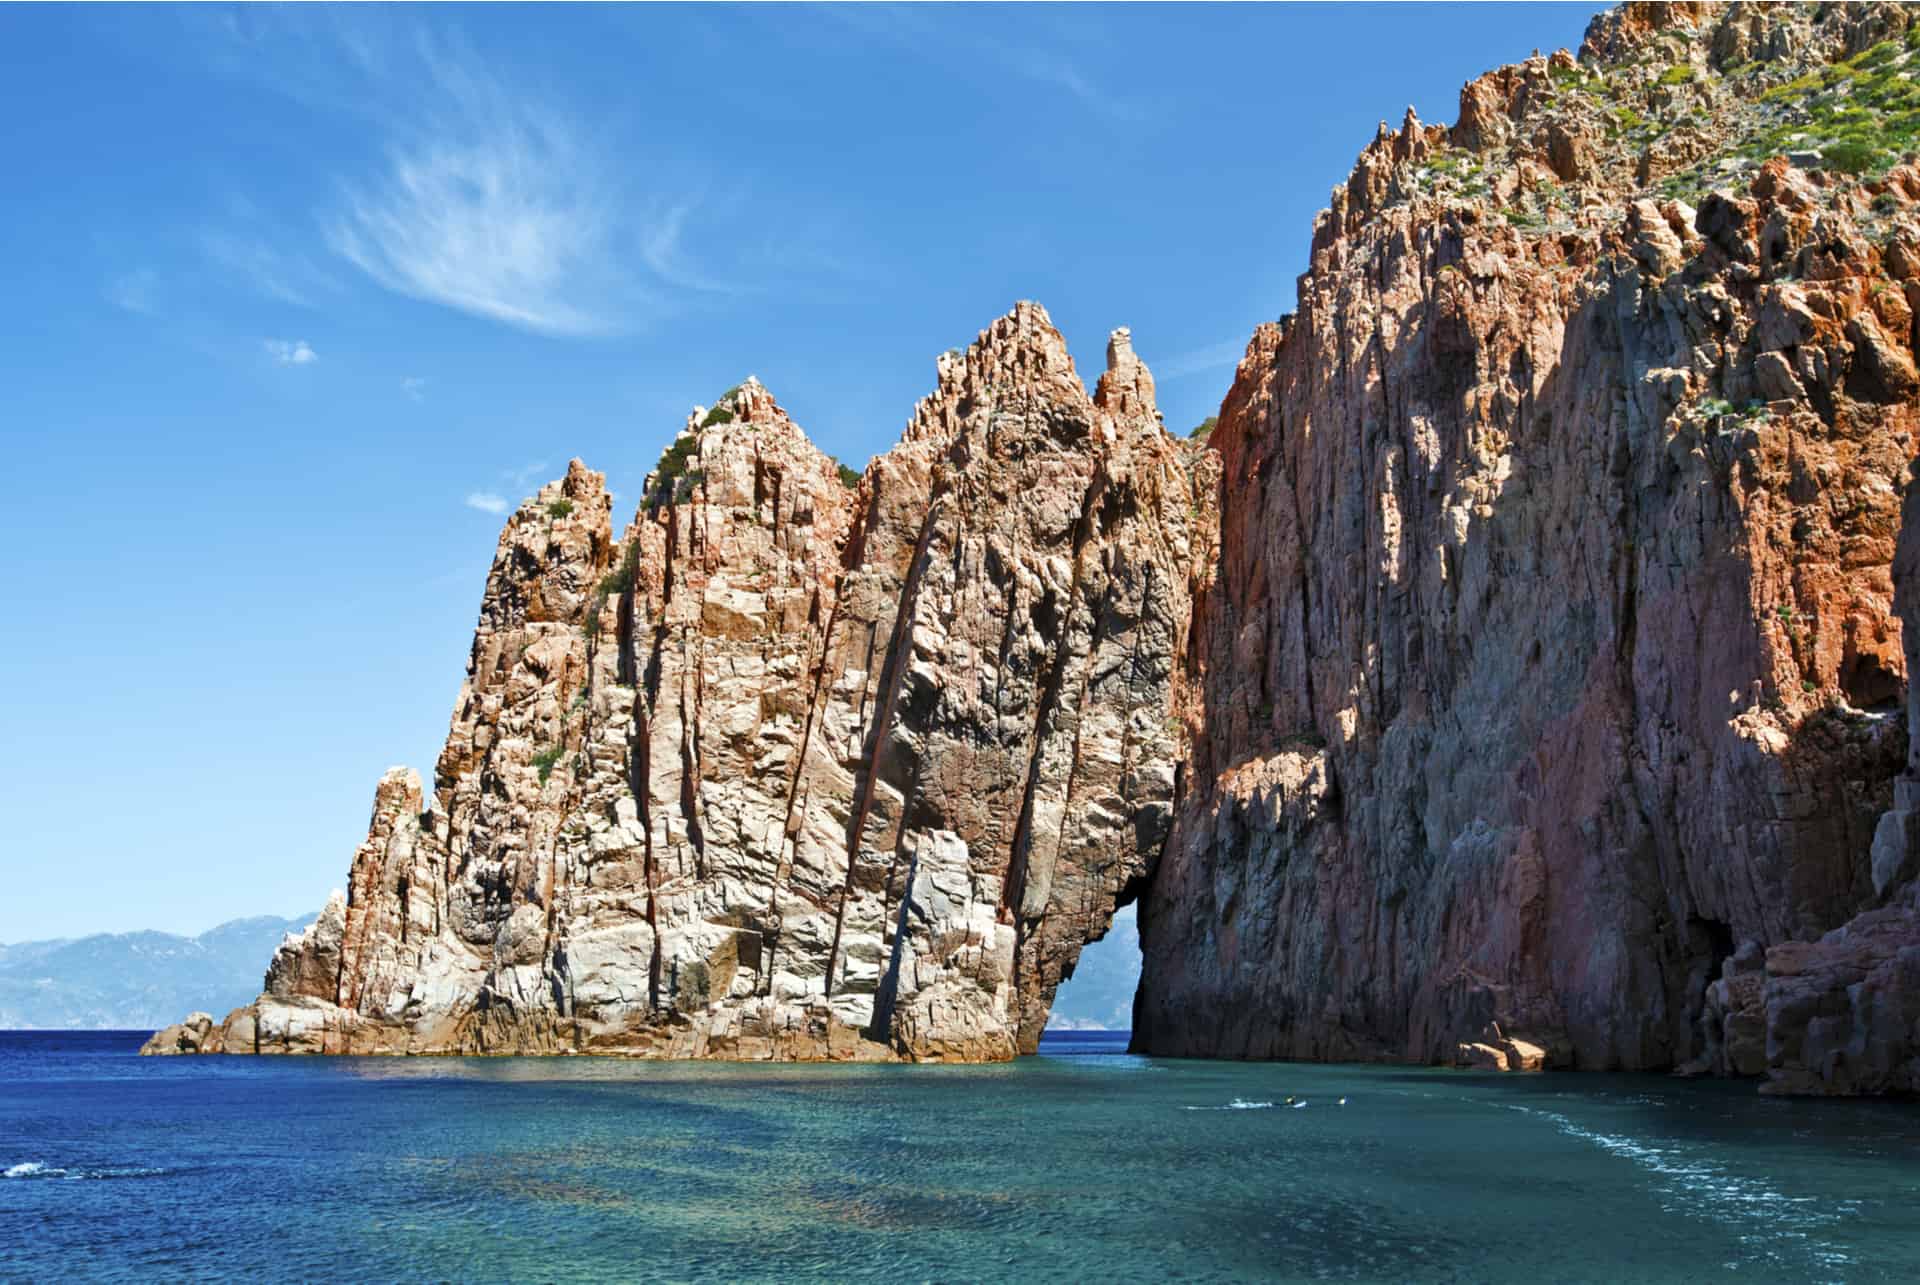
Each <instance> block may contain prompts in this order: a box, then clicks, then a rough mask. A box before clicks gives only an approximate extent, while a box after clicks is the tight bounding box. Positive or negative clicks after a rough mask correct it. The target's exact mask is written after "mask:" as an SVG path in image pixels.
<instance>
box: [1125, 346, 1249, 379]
mask: <svg viewBox="0 0 1920 1285" xmlns="http://www.w3.org/2000/svg"><path fill="white" fill-rule="evenodd" d="M1246 353H1247V341H1246V340H1244V339H1225V340H1222V341H1221V342H1219V343H1217V344H1209V345H1207V346H1206V347H1205V348H1195V349H1192V350H1191V351H1189V352H1183V353H1178V354H1176V355H1174V356H1172V357H1170V358H1168V359H1167V360H1166V361H1164V362H1154V361H1152V360H1149V361H1148V363H1147V364H1148V365H1149V366H1151V367H1152V368H1153V374H1154V377H1155V378H1156V379H1159V380H1162V381H1165V380H1169V379H1180V378H1183V377H1185V376H1187V375H1199V374H1204V373H1205V372H1207V371H1210V370H1224V369H1225V368H1227V367H1228V366H1238V365H1239V364H1240V359H1241V358H1242V357H1244V356H1246Z"/></svg>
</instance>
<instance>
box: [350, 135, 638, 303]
mask: <svg viewBox="0 0 1920 1285" xmlns="http://www.w3.org/2000/svg"><path fill="white" fill-rule="evenodd" d="M592 168H593V167H592V162H591V161H590V160H589V158H588V157H587V156H585V155H584V154H583V153H582V152H581V150H580V148H579V147H578V145H577V144H576V143H575V142H574V140H573V138H572V137H571V135H570V134H569V133H568V132H567V131H566V129H565V128H563V127H561V126H559V125H558V124H554V123H549V122H543V121H538V120H519V121H507V122H503V123H501V124H499V125H498V126H496V127H491V128H483V129H481V130H480V131H479V132H478V133H477V135H476V136H473V137H460V136H458V134H457V133H455V134H445V135H439V136H435V137H428V138H422V139H414V140H408V141H404V142H397V143H395V144H393V145H392V146H391V147H390V148H389V151H388V155H387V159H386V164H385V167H384V170H383V172H382V173H380V174H379V175H377V176H376V177H374V178H372V179H371V180H364V181H358V182H354V183H350V184H349V185H347V188H346V196H345V200H344V203H343V206H342V208H341V209H340V210H339V211H338V212H336V213H335V214H334V215H333V216H332V217H330V218H329V219H328V221H327V224H326V240H327V244H328V245H329V246H330V247H331V248H332V249H333V251H334V252H335V253H336V254H338V255H339V256H340V257H341V258H343V259H345V260H346V261H347V262H349V263H351V264H353V265H354V266H355V267H357V268H359V269H360V270H361V271H362V272H364V273H366V274H367V276H369V277H370V278H372V279H373V280H374V281H375V282H377V283H379V284H380V285H381V286H384V287H385V288H386V289H388V290H392V291H394V292H395V293H398V294H403V295H407V296H410V297H412V298H415V299H423V300H426V301H428V302H431V303H438V304H443V305H445V306H447V307H450V308H454V309H457V310H459V311H461V312H467V313H471V314H473V315H475V316H479V317H485V318H488V319H490V320H493V321H502V322H506V323H507V324H509V325H514V326H519V327H521V328H523V329H526V330H532V331H536V332H539V333H544V334H554V335H590V334H600V333H605V332H607V331H609V330H613V329H616V328H618V325H617V323H618V321H619V319H620V312H621V310H620V309H619V307H618V306H617V301H616V300H614V299H611V298H606V297H604V296H605V294H606V285H607V283H608V281H609V280H610V279H611V278H613V277H616V276H617V275H618V274H617V271H616V270H614V269H613V268H612V266H611V265H612V262H613V258H614V256H613V246H614V243H615V224H616V219H617V215H616V212H615V210H614V208H613V207H612V205H611V204H610V203H609V202H607V201H606V200H605V199H603V198H602V197H601V196H600V195H599V193H598V192H597V191H596V190H595V186H594V182H593V179H592ZM665 235H667V237H668V238H669V239H671V238H672V236H673V235H674V234H673V232H672V230H668V232H667V233H666V234H665Z"/></svg>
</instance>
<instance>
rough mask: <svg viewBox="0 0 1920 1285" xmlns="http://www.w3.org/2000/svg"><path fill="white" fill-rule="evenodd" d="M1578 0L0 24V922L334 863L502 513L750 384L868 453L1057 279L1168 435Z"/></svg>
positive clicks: (188, 910) (1559, 36) (434, 709)
mask: <svg viewBox="0 0 1920 1285" xmlns="http://www.w3.org/2000/svg"><path fill="white" fill-rule="evenodd" d="M1588 16H1589V11H1588V10H1587V9H1585V8H1583V7H1578V6H1535V5H1498V6H1493V5H1489V6H1480V7H1465V8H1441V7H1437V6H1431V7H1430V6H1423V5H1396V6H1389V7H1357V6H1356V7H1329V6H1317V5H1295V6H1283V7H1254V6H1235V7H1230V8H1207V7H1200V6H1194V7H1186V6H1181V7H1158V6H1136V7H1127V8H1101V7H1092V6H1088V7H1073V8H1053V7H1033V8H1022V9H1004V8H946V7H914V8H891V7H878V6H875V7H861V8H849V9H837V8H802V7H785V6H760V7H752V8H725V7H715V8H668V7H644V8H634V9H614V8H585V9H566V10H560V9H547V8H540V9H535V8H518V7H500V8H486V9H478V8H475V9H466V8H459V7H438V8H433V9H384V8H358V7H356V8H351V9H326V8H317V7H315V8H299V9H275V8H264V7H263V8H253V7H245V8H182V9H173V8H156V9H122V8H92V7H81V8H27V7H13V6H10V7H8V9H7V10H6V12H5V13H4V14H3V15H0V28H3V29H4V33H5V38H4V39H0V107H3V108H4V110H0V163H4V166H5V172H6V175H7V180H6V189H7V197H6V199H5V201H3V202H0V245H4V247H5V252H6V258H7V263H8V271H7V298H8V302H9V306H10V308H11V311H10V312H8V313H6V314H5V316H6V317H10V318H11V320H10V321H7V320H0V327H3V328H4V331H5V333H4V341H3V342H0V434H4V439H5V451H4V454H3V455H0V459H4V461H5V464H6V468H7V472H8V475H9V476H10V478H11V485H10V486H9V488H8V489H9V490H10V491H11V492H12V494H13V496H14V499H13V500H12V501H11V502H10V503H8V504H6V505H4V506H0V545H3V547H4V548H5V549H6V550H7V554H6V557H5V559H4V561H3V562H0V595H3V596H4V601H5V602H6V604H7V608H8V610H7V617H6V618H7V623H8V625H9V627H8V628H6V629H5V630H3V631H0V665H4V672H5V673H6V675H7V678H8V682H7V686H8V691H7V696H6V699H5V702H4V706H3V708H4V713H0V743H4V745H5V747H6V748H5V750H4V760H0V765H3V766H4V769H5V770H4V772H0V807H3V808H4V810H5V814H6V817H7V824H6V826H5V827H4V831H0V834H3V836H4V837H0V871H3V872H4V885H0V886H3V887H4V892H0V941H11V940H19V939H22V938H30V937H46V936H56V935H71V934H77V933H81V932H87V931H105V930H123V929H130V928H136V927H154V928H163V929H168V930H172V931H198V930H201V929H204V928H206V927H209V926H211V925H213V924H215V923H217V922H219V921H221V920H224V919H227V918H231V917H234V916H237V915H243V914H258V913H274V914H294V913H298V912H303V911H307V910H311V909H313V908H314V907H316V906H317V905H319V904H320V902H321V900H322V899H323V898H324V897H325V895H326V893H327V891H328V890H329V889H330V888H332V887H335V886H338V885H339V884H341V883H342V881H343V878H344V875H345V872H346V865H347V861H348V858H349V856H350V854H351V853H352V850H353V848H354V845H355V844H356V843H357V842H358V840H359V838H360V837H361V835H362V833H363V832H364V828H365V825H366V819H367V812H368V808H369V807H370V805H371V800H372V790H373V784H374V781H375V780H376V778H377V777H378V775H379V773H380V772H381V770H382V769H383V768H385V767H387V766H388V765H390V764H393V763H410V764H413V765H415V766H417V767H419V768H421V769H422V770H423V772H425V771H427V770H428V769H430V767H431V764H432V762H433V758H434V756H435V754H436V752H437V750H438V747H439V743H440V740H441V738H442V737H443V736H444V734H445V731H446V726H447V718H448V714H449V711H450V709H451V707H452V702H453V698H454V696H455V693H456V692H457V690H458V687H459V682H460V677H461V671H462V666H463V665H464V663H465V657H466V651H467V646H468V642H469V638H470V633H471V629H472V625H473V620H474V615H475V609H476V606H477V604H478V601H479V595H480V590H481V586H482V584H483V581H484V578H485V573H486V568H487V564H488V561H489V559H490V557H491V554H492V551H493V545H494V540H495V537H496V535H497V532H498V527H499V524H500V520H501V519H500V512H501V511H503V510H504V509H505V508H507V507H510V506H511V505H512V504H514V503H516V502H517V501H518V499H519V498H520V497H521V496H522V495H524V494H525V493H527V492H529V491H531V490H532V489H534V488H535V487H537V486H538V485H539V484H540V482H541V481H543V480H545V479H547V478H549V477H552V476H556V475H557V474H558V473H559V472H560V471H561V470H562V469H563V468H564V467H565V464H566V461H567V459H568V458H569V457H571V456H575V455H578V456H580V457H582V458H583V459H585V460H586V461H587V462H588V463H589V464H591V465H592V466H593V467H595V468H598V469H602V470H604V471H606V472H607V474H608V477H609V480H610V483H611V485H612V486H613V487H614V489H615V491H616V492H617V493H619V494H620V495H621V496H622V497H623V503H622V504H621V505H620V509H621V512H620V517H621V518H622V520H624V518H625V516H626V514H627V510H628V506H629V505H630V503H631V500H632V499H633V498H635V497H637V496H638V493H639V489H640V483H641V480H642V478H643V477H644V475H645V473H646V472H647V470H648V468H649V467H650V466H651V465H652V463H653V461H654V460H655V459H656V458H657V457H658V455H659V453H660V450H661V449H662V447H663V446H664V445H665V444H666V443H667V441H668V440H669V439H670V438H671V436H672V435H673V433H674V432H676V431H677V429H678V427H679V425H680V423H681V422H682V419H683V417H684V416H685V413H686V411H687V409H688V407H689V406H691V405H692V404H693V403H695V402H707V401H711V400H712V398H713V397H714V396H715V395H716V394H717V393H718V392H719V391H720V390H722V389H724V388H726V387H728V386H729V385H731V384H734V383H736V382H738V381H739V380H740V379H741V378H742V377H743V376H745V375H747V374H749V373H751V374H756V375H758V376H759V377H760V379H761V380H762V381H763V382H765V383H766V384H767V385H768V386H769V387H770V388H772V389H773V391H774V393H775V395H776V396H777V397H779V398H780V400H781V401H782V403H783V404H785V406H786V407H787V408H788V410H789V411H790V412H792V413H793V415H794V416H795V418H796V419H798V420H799V421H800V422H801V423H802V424H803V425H804V426H805V427H806V428H807V430H808V431H809V433H811V434H812V436H813V437H814V439H815V440H816V441H817V442H818V443H819V444H820V445H821V446H822V447H823V448H824V449H826V450H828V451H831V452H833V453H835V454H837V455H839V456H840V457H841V458H842V459H844V460H846V461H848V462H849V463H852V464H855V465H856V466H857V465H859V464H861V463H863V462H864V461H865V460H866V459H867V457H868V456H869V455H871V454H873V453H875V452H877V451H880V450H884V449H885V448H886V447H887V446H888V445H889V444H891V443H892V442H893V441H894V439H895V438H896V437H897V435H898V433H899V431H900V429H901V427H902V426H903V424H904V423H905V421H906V418H907V415H908V414H909V412H910V411H911V409H912V407H913V404H914V401H915V400H916V399H917V398H918V397H920V396H921V395H923V394H924V393H925V392H926V391H927V389H928V388H929V386H930V385H931V383H932V380H933V361H934V356H935V354H937V353H939V352H940V351H942V350H943V349H946V348H949V347H955V346H961V345H964V344H965V343H967V342H968V341H969V340H971V338H972V337H973V336H974V334H975V333H976V332H977V331H978V330H979V329H980V328H981V327H982V326H983V325H985V324H986V323H987V322H988V321H990V320H991V319H993V318H994V317H996V316H998V315H999V314H1001V313H1003V312H1005V311H1006V310H1007V308H1008V307H1009V306H1011V304H1012V303H1013V302H1014V301H1015V300H1016V299H1022V298H1032V299H1038V300H1040V301H1041V302H1043V303H1044V304H1045V305H1046V306H1047V308H1048V309H1049V310H1050V311H1051V312H1052V314H1053V317H1054V320H1055V321H1056V323H1057V324H1059V325H1060V327H1061V328H1062V330H1063V331H1064V332H1065V333H1066V335H1067V338H1068V340H1069V342H1070V343H1071V344H1072V346H1073V350H1074V353H1075V356H1076V359H1077V360H1078V362H1079V365H1080V367H1081V370H1082V371H1083V373H1097V372H1098V370H1099V369H1100V367H1101V364H1102V356H1101V354H1102V351H1103V347H1104V344H1105V340H1106V335H1107V332H1108V331H1109V330H1110V329H1111V328H1112V327H1114V326H1118V325H1130V326H1132V327H1133V332H1134V339H1135V344H1136V347H1137V348H1138V349H1139V351H1140V353H1141V354H1142V356H1144V357H1145V358H1146V359H1147V361H1148V362H1149V364H1151V365H1152V366H1153V368H1154V369H1155V371H1156V372H1157V374H1158V377H1159V383H1160V391H1161V404H1162V409H1163V410H1164V411H1165V412H1166V417H1167V422H1168V424H1169V425H1170V426H1173V427H1175V428H1179V429H1182V430H1184V429H1185V428H1186V427H1188V426H1190V425H1191V424H1193V423H1195V422H1197V421H1198V420H1199V419H1200V418H1202V417H1203V416H1205V415H1207V414H1210V413H1212V412H1213V411H1214V410H1215V409H1216V408H1217V406H1218V404H1219V401H1220V398H1221V396H1222V395H1223V394H1224V392H1225V390H1226V386H1227V383H1228V382H1229V380H1230V379H1231V376H1232V368H1233V363H1234V362H1235V361H1236V360H1237V358H1238V355H1239V353H1240V351H1241V349H1242V347H1243V346H1244V343H1245V341H1246V338H1247V336H1248V334H1249V332H1251V330H1252V329H1253V327H1254V326H1255V325H1256V324H1257V323H1259V322H1260V321H1262V320H1267V319H1270V318H1273V317H1275V316H1278V315H1279V314H1280V313H1282V312H1285V311H1288V310H1289V309H1290V308H1291V307H1292V305H1293V298H1294V281H1295V278H1296V276H1297V275H1298V274H1299V273H1300V272H1301V271H1302V270H1303V268H1304V267H1305V256H1306V250H1307V245H1308V239H1309V235H1310V231H1311V226H1312V220H1313V216H1314V213H1315V211H1316V210H1318V209H1320V208H1321V207H1322V206H1324V205H1325V203H1326V199H1327V192H1328V189H1329V188H1330V187H1331V186H1332V185H1333V184H1335V183H1337V182H1341V181H1343V180H1344V178H1345V176H1346V173H1347V170H1348V168H1349V166H1350V165H1351V163H1352V160H1353V157H1354V155H1355V153H1356V152H1357V151H1358V150H1359V149H1360V147H1361V146H1362V145H1364V144H1365V143H1366V142H1367V140H1368V139H1369V138H1370V137H1371V136H1372V133H1373V130H1374V127H1375V125H1376V123H1377V122H1378V121H1380V120H1381V119H1383V118H1384V119H1388V120H1391V121H1394V122H1397V121H1398V120H1399V117H1400V114H1401V112H1402V111H1403V110H1404V109H1405V107H1406V106H1407V105H1408V104H1409V103H1412V104H1413V105H1414V106H1415V107H1416V108H1417V109H1418V110H1419V112H1420V115H1421V116H1422V118H1423V119H1426V120H1429V121H1441V122H1451V121H1452V120H1453V118H1454V116H1455V114H1456V106H1457V102H1458V94H1459V88H1460V85H1461V83H1462V82H1463V81H1464V80H1466V79H1468V78H1469V77H1471V76H1473V75H1476V74H1478V73H1479V72H1480V71H1482V70H1484V69H1486V68H1488V67H1490V66H1493V65H1496V64H1498V63H1501V62H1507V61H1513V60H1516V59H1518V58H1522V57H1525V56H1526V55H1527V54H1528V53H1529V52H1531V51H1532V50H1533V49H1534V48H1536V47H1538V48H1540V49H1542V50H1551V49H1553V48H1556V47H1559V46H1562V45H1567V46H1577V44H1578V41H1579V38H1580V34H1581V31H1582V30H1583V28H1584V26H1585V23H1586V20H1587V18H1588Z"/></svg>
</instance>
